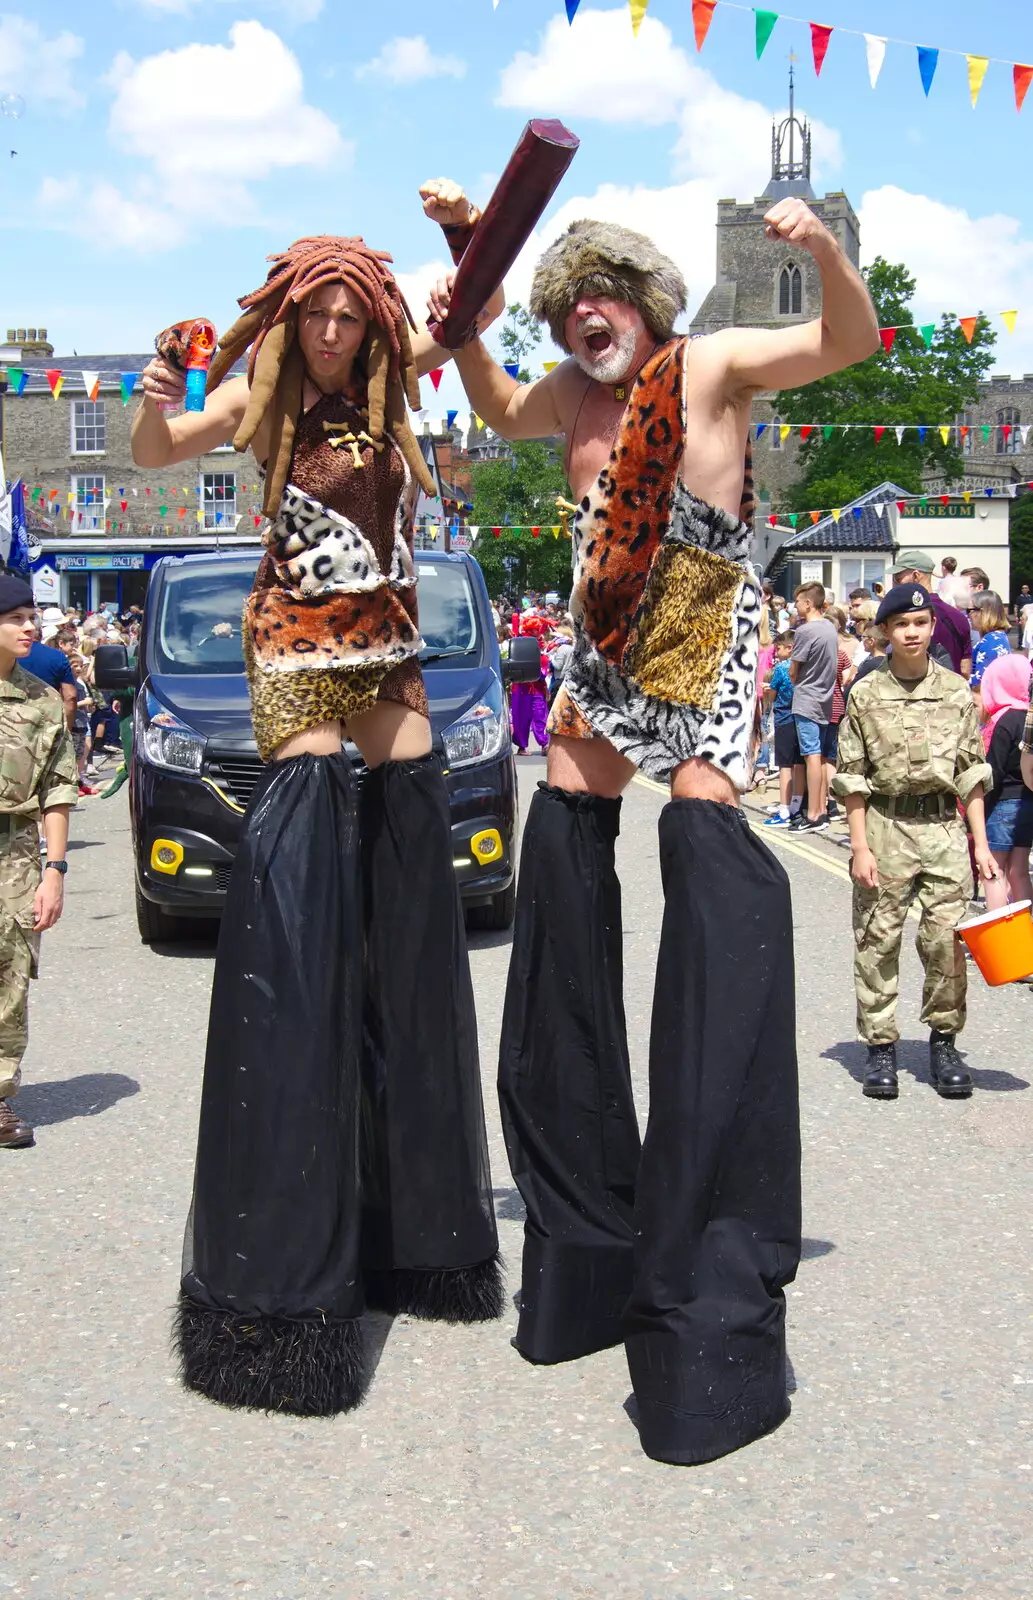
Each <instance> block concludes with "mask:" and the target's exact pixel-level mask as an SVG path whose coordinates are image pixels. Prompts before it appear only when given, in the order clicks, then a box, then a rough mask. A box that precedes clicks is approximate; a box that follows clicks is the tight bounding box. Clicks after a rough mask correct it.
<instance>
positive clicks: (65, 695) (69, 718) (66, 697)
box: [61, 683, 79, 733]
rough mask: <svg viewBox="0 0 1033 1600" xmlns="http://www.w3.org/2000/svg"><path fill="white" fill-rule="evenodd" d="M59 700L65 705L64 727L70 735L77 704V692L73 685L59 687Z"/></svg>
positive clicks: (66, 684)
mask: <svg viewBox="0 0 1033 1600" xmlns="http://www.w3.org/2000/svg"><path fill="white" fill-rule="evenodd" d="M61 698H62V700H63V701H64V703H65V725H66V726H67V728H68V731H69V733H71V731H72V728H73V726H74V725H75V712H76V707H77V706H78V704H79V691H78V690H77V689H76V687H75V684H74V683H63V684H62V685H61Z"/></svg>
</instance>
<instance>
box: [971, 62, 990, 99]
mask: <svg viewBox="0 0 1033 1600" xmlns="http://www.w3.org/2000/svg"><path fill="white" fill-rule="evenodd" d="M965 60H966V61H967V62H968V92H969V95H970V96H971V99H972V109H973V111H974V110H975V109H976V101H977V100H978V99H979V91H980V89H981V88H982V87H983V79H984V78H985V77H986V69H987V67H988V66H989V65H990V57H989V56H966V57H965Z"/></svg>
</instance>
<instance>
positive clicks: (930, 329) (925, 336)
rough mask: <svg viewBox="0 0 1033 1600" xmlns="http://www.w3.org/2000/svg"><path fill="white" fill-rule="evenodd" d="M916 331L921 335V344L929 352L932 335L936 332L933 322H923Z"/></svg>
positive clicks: (931, 345) (931, 344)
mask: <svg viewBox="0 0 1033 1600" xmlns="http://www.w3.org/2000/svg"><path fill="white" fill-rule="evenodd" d="M918 331H919V333H920V334H921V335H922V343H923V344H924V345H925V348H926V349H927V350H931V349H932V347H933V334H934V333H935V332H936V324H935V322H923V323H922V326H921V327H920V328H919V330H918Z"/></svg>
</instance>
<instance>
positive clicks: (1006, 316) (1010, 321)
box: [1001, 311, 1019, 333]
mask: <svg viewBox="0 0 1033 1600" xmlns="http://www.w3.org/2000/svg"><path fill="white" fill-rule="evenodd" d="M1018 314H1019V313H1018V312H1017V311H1002V312H1001V321H1002V322H1003V323H1004V326H1005V327H1006V328H1007V330H1008V332H1009V333H1014V332H1015V319H1016V318H1017V317H1018Z"/></svg>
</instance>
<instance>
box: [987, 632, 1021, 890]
mask: <svg viewBox="0 0 1033 1600" xmlns="http://www.w3.org/2000/svg"><path fill="white" fill-rule="evenodd" d="M1031 670H1033V669H1031V667H1030V663H1029V661H1028V660H1027V659H1026V657H1025V656H1023V655H1017V654H1016V655H1009V656H998V657H997V659H996V660H994V661H991V662H990V665H989V666H988V667H987V668H986V670H985V672H984V673H983V679H982V683H981V685H980V688H981V690H982V699H983V714H984V716H985V718H986V721H985V722H984V724H983V744H984V745H985V746H986V759H987V760H988V761H989V763H990V765H991V767H992V768H993V774H994V786H993V789H992V791H991V792H990V793H989V794H988V795H987V797H986V840H987V843H988V844H989V846H990V849H991V850H992V851H993V855H994V860H995V861H996V862H997V864H998V866H999V867H1000V868H1001V876H1000V877H999V878H995V879H992V880H991V882H989V883H988V884H987V885H986V905H987V910H988V911H997V910H999V909H1000V908H1001V907H1002V906H1005V905H1007V904H1008V903H1009V902H1010V901H1015V900H1033V882H1031V881H1030V875H1029V853H1030V848H1031V847H1033V791H1031V790H1029V789H1027V788H1026V785H1025V784H1024V783H1023V781H1022V771H1021V767H1020V750H1019V741H1020V740H1021V738H1022V729H1023V724H1024V723H1025V720H1026V712H1027V711H1028V710H1029V681H1030V672H1031Z"/></svg>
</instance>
